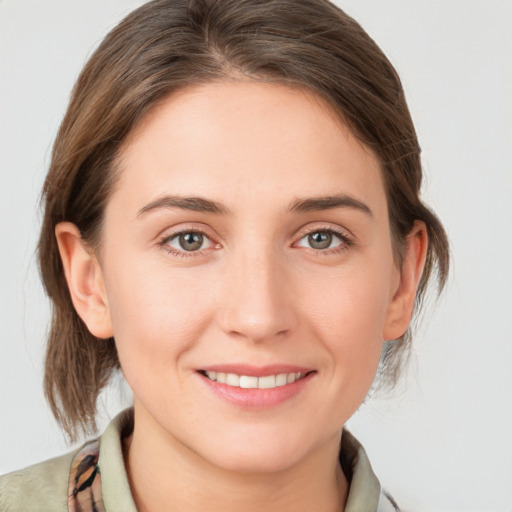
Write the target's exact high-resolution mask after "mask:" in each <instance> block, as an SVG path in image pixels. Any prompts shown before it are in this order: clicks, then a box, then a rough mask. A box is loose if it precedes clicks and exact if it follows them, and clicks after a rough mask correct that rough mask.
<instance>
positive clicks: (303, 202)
mask: <svg viewBox="0 0 512 512" xmlns="http://www.w3.org/2000/svg"><path fill="white" fill-rule="evenodd" d="M168 208H180V209H182V210H190V211H194V212H204V213H213V214H216V215H228V214H229V213H230V210H229V208H227V207H226V206H224V205H223V204H222V203H219V202H217V201H212V200H210V199H205V198H204V197H193V196H192V197H189V196H178V195H166V196H163V197H159V198H157V199H155V200H154V201H151V202H150V203H148V204H147V205H146V206H144V207H142V208H141V209H140V210H139V212H138V214H137V217H142V216H144V215H146V214H147V213H149V212H151V211H154V210H159V209H168ZM334 208H353V209H356V210H360V211H362V212H364V213H366V214H367V215H369V216H370V217H373V213H372V211H371V210H370V208H369V207H368V206H367V205H366V204H365V203H363V202H362V201H360V200H359V199H356V198H355V197H352V196H349V195H346V194H338V195H334V196H320V197H306V198H298V199H295V200H294V201H292V202H291V204H290V206H289V208H288V209H289V211H291V212H297V213H307V212H313V211H322V210H331V209H334Z"/></svg>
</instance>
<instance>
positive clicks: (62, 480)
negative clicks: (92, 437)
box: [0, 452, 75, 512]
mask: <svg viewBox="0 0 512 512" xmlns="http://www.w3.org/2000/svg"><path fill="white" fill-rule="evenodd" d="M74 454H75V452H70V453H68V454H66V455H62V456H60V457H56V458H54V459H50V460H47V461H45V462H41V463H39V464H35V465H33V466H29V467H28V468H25V469H22V470H19V471H14V472H12V473H8V474H7V475H4V476H1V477H0V512H32V511H34V512H35V511H38V512H39V511H41V510H44V511H45V512H67V510H68V498H67V495H68V480H69V469H70V466H71V462H72V460H73V456H74Z"/></svg>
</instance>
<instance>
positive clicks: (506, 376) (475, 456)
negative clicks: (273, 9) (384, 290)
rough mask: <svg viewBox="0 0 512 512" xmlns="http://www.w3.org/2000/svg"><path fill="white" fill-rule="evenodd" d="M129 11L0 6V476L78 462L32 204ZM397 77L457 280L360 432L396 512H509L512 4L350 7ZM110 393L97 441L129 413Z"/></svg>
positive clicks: (419, 2) (83, 0)
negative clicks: (58, 372)
mask: <svg viewBox="0 0 512 512" xmlns="http://www.w3.org/2000/svg"><path fill="white" fill-rule="evenodd" d="M140 3H141V2H140V1H136V0H46V1H41V0H0V173H1V174H0V333H1V334H0V336H1V338H0V343H1V344H0V473H3V472H6V471H10V470H13V469H16V468H19V467H22V466H25V465H28V464H31V463H35V462H38V461H40V460H43V459H45V458H48V457H51V456H55V455H58V454H60V453H63V452H65V451H68V450H69V446H68V445H66V443H65V440H64V437H63V436H62V434H61V433H60V431H59V430H58V428H57V426H56V424H55V422H54V421H53V419H52V417H51V415H50V413H49V411H48V408H47V406H46V404H45V402H44V399H43V395H42V391H41V380H42V360H43V350H44V339H45V332H46V328H47V322H48V314H49V306H48V303H47V301H46V299H45V297H44V293H43V291H42V288H41V285H40V283H39V278H38V274H37V268H36V265H35V256H34V251H35V245H36V242H37V237H38V225H39V213H38V208H37V200H38V195H39V192H40V188H41V184H42V181H43V178H44V175H45V172H46V169H47V165H48V162H49V158H50V149H51V144H52V141H53V139H54V137H55V133H56V130H57V127H58V124H59V121H60V119H61V117H62V115H63V113H64V110H65V107H66V103H67V99H68V97H69V93H70V90H71V87H72V85H73V83H74V80H75V79H76V77H77V74H78V72H79V70H80V68H81V67H82V65H83V63H84V61H85V59H86V58H87V56H88V55H90V54H91V51H92V50H93V49H94V48H95V47H96V45H97V44H98V43H99V41H100V40H101V38H102V37H103V35H104V34H105V33H106V31H107V30H108V29H110V28H111V27H113V26H114V25H115V24H116V23H117V22H118V21H119V20H120V19H121V17H123V16H124V15H125V14H127V13H128V12H129V11H130V10H131V9H133V8H134V7H136V6H137V5H139V4H140ZM338 4H339V5H340V6H341V7H342V8H344V9H345V10H346V11H347V12H348V13H349V14H351V15H352V16H354V17H355V18H356V19H357V20H358V21H359V22H360V23H361V24H362V25H363V27H364V28H365V29H366V30H367V31H368V32H369V33H370V35H371V36H372V37H373V38H374V39H375V40H376V41H377V42H378V44H379V45H380V46H381V47H382V48H383V50H384V51H385V52H386V53H387V54H388V56H389V57H390V59H391V61H392V62H393V63H394V64H395V66H396V67H397V69H398V71H399V73H400V75H401V77H402V80H403V83H404V87H405V90H406V94H407V97H408V101H409V105H410V108H411V111H412V115H413V118H414V120H415V123H416V127H417V130H418V134H419V138H420V142H421V145H422V148H423V162H424V168H425V173H426V179H425V185H424V197H425V198H426V200H427V202H428V203H429V204H430V205H431V206H433V207H434V209H435V210H436V211H437V212H438V214H439V216H440V217H441V219H442V220H443V222H444V223H445V225H446V227H447V230H448V233H449V236H450V239H451V244H452V256H453V262H452V263H453V268H452V274H451V277H450V281H449V284H448V288H447V291H446V293H445V294H444V295H443V296H442V298H441V299H440V300H439V302H438V303H437V305H436V306H435V307H433V308H431V309H430V310H429V312H428V313H427V314H426V315H425V317H424V319H423V322H422V325H421V329H420V331H419V332H418V334H417V336H416V339H415V344H414V351H413V356H412V360H411V362H410V365H409V369H408V372H407V373H406V374H404V376H403V379H402V381H401V383H400V385H399V386H398V388H397V389H396V390H395V392H394V393H391V394H388V395H384V396H381V397H376V398H372V399H369V400H368V401H367V403H366V404H365V405H363V406H362V407H361V409H360V411H359V412H358V413H357V415H356V416H355V417H354V418H353V419H352V420H351V421H350V428H351V429H352V430H353V432H354V433H355V434H356V435H357V436H358V437H359V438H360V439H361V440H362V442H363V443H364V445H365V447H366V449H367V451H368V453H369V455H370V459H371V461H372V464H373V467H374V469H375V471H376V473H377V474H378V476H379V478H380V480H381V482H382V483H383V485H384V486H385V487H386V488H388V489H389V490H390V491H391V492H392V494H393V495H394V497H395V498H396V500H397V501H398V502H399V504H400V505H401V507H402V508H403V510H414V511H416V512H426V511H430V512H442V511H451V512H455V511H478V512H494V511H496V512H510V511H511V510H512V371H511V369H512V336H511V332H512V227H511V225H512V207H511V198H512V156H511V155H512V64H511V63H512V28H511V27H512V2H511V1H510V0H486V1H484V0H428V1H427V0H414V1H413V0H410V1H405V0H385V1H384V0H347V1H341V0H340V1H339V2H338ZM129 400H130V398H129V392H128V391H126V390H125V389H123V388H122V386H121V390H119V388H118V387H117V386H116V387H113V389H112V390H111V392H110V393H109V394H107V395H106V396H103V397H102V401H101V411H102V414H101V426H102V427H103V426H104V425H105V424H106V422H107V421H108V420H109V419H110V418H111V417H112V416H113V415H114V414H115V413H116V412H117V411H118V410H119V409H120V408H122V407H124V406H125V405H126V404H128V403H129Z"/></svg>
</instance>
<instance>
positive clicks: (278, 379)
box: [203, 371, 305, 389]
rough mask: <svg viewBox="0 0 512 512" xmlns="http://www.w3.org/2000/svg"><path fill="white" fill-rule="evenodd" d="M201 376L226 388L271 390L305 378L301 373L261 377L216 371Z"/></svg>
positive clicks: (206, 372)
mask: <svg viewBox="0 0 512 512" xmlns="http://www.w3.org/2000/svg"><path fill="white" fill-rule="evenodd" d="M203 374H204V375H205V376H206V377H208V379H210V380H212V381H215V382H218V383H219V384H226V385H227V386H232V387H235V388H242V389H273V388H277V387H281V386H286V385H287V384H292V383H294V382H295V381H297V380H300V379H302V378H303V377H304V376H305V374H304V373H301V372H292V373H278V374H275V375H265V376H262V377H257V376H254V375H237V374H236V373H224V372H216V371H205V372H203Z"/></svg>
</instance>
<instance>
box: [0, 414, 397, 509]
mask: <svg viewBox="0 0 512 512" xmlns="http://www.w3.org/2000/svg"><path fill="white" fill-rule="evenodd" d="M132 428H133V410H132V409H127V410H125V411H123V412H122V413H121V414H119V415H118V416H117V417H116V418H115V419H114V420H113V421H112V422H111V423H110V425H109V426H108V427H107V429H106V430H105V432H104V434H103V435H102V436H101V437H100V438H99V452H98V453H99V455H98V457H97V461H95V466H94V467H96V468H97V469H98V470H99V471H98V473H99V474H101V482H100V484H99V485H100V487H99V491H98V490H96V491H94V492H95V493H96V494H95V496H94V497H95V498H98V500H99V502H100V504H101V505H102V506H101V507H100V508H99V510H103V509H104V510H105V512H137V508H136V507H135V503H134V501H133V498H132V495H131V492H130V486H129V483H128V478H127V475H126V471H125V466H124V461H123V452H122V437H123V436H124V435H126V434H127V432H129V431H130V429H132ZM342 439H343V440H342V446H341V452H340V459H341V460H342V465H343V467H344V470H345V471H347V468H348V471H349V472H350V468H351V471H352V476H351V482H350V490H349V495H348V501H347V506H346V508H345V512H395V511H396V510H398V509H397V508H396V507H395V506H394V505H393V504H392V501H391V500H390V499H389V498H388V497H387V496H386V495H385V494H384V493H382V492H381V488H380V484H379V481H378V480H377V478H376V476H375V474H374V473H373V471H372V468H371V466H370V462H369V461H368V457H367V456H366V453H365V451H364V448H363V447H362V446H361V445H360V444H359V443H358V441H357V440H356V439H355V438H354V437H353V436H352V435H351V434H350V433H349V432H347V431H345V432H344V434H343V437H342ZM88 445H89V446H90V443H88ZM77 453H84V451H83V450H82V452H80V449H79V450H75V451H74V452H71V453H68V454H67V455H63V456H61V457H57V458H55V459H51V460H48V461H46V462H42V463H40V464H36V465H34V466H30V467H28V468H26V469H22V470H20V471H15V472H13V473H9V474H7V475H5V476H2V477H0V512H68V511H69V510H72V511H74V510H76V511H77V512H78V511H80V508H79V507H77V508H75V507H76V504H75V505H72V504H71V505H70V502H69V503H68V495H69V494H70V471H71V467H72V464H73V461H74V459H75V466H76V456H77ZM84 475H85V477H87V476H88V475H89V474H88V473H84ZM85 477H84V478H85ZM98 480H100V479H99V478H98ZM97 489H98V488H97ZM101 501H102V503H101ZM69 507H70V508H69ZM82 510H83V512H92V511H93V510H94V509H93V508H92V506H90V505H89V506H87V507H85V508H84V509H82Z"/></svg>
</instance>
